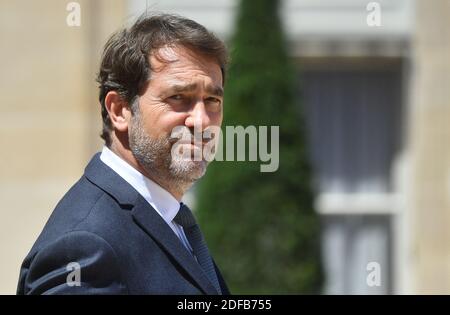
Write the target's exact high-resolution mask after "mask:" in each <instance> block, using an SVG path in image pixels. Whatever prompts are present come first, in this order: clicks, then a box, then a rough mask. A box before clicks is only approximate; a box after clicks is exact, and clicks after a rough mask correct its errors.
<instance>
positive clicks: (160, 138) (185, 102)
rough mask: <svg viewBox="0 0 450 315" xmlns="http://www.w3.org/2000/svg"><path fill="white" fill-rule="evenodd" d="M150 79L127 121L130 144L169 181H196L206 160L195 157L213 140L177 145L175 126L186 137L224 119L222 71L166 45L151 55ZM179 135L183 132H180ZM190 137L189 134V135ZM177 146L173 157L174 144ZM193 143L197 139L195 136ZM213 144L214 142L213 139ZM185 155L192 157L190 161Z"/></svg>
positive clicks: (154, 171)
mask: <svg viewBox="0 0 450 315" xmlns="http://www.w3.org/2000/svg"><path fill="white" fill-rule="evenodd" d="M149 59H150V64H151V69H152V72H151V77H150V81H149V83H148V85H147V87H146V90H145V92H144V94H142V95H141V96H140V98H139V101H138V102H139V110H138V111H135V113H134V114H133V116H132V119H131V122H130V125H129V139H130V148H131V151H132V152H133V155H134V156H135V158H136V160H137V161H138V162H139V163H140V164H141V166H142V167H143V168H144V169H145V170H146V171H147V172H148V173H149V175H154V176H155V175H156V176H158V177H159V178H163V179H164V180H170V181H174V180H175V181H180V182H193V181H195V180H197V179H198V178H200V177H201V176H203V174H204V173H205V171H206V167H207V164H208V162H207V161H206V160H205V159H204V158H201V159H199V160H197V159H194V158H193V157H194V153H195V152H196V151H197V152H196V153H195V154H197V153H199V152H198V151H200V153H201V152H203V148H204V146H205V144H206V143H207V142H208V140H209V139H203V143H202V142H201V140H200V142H197V144H199V146H195V145H192V144H191V143H190V142H191V141H190V140H189V141H187V142H189V143H184V144H179V139H178V138H177V137H176V136H175V133H174V130H177V128H178V130H179V129H180V127H181V128H183V130H182V131H184V135H183V139H186V136H191V135H193V134H194V128H195V129H196V132H200V133H198V134H196V136H200V137H201V136H202V133H203V132H205V130H210V129H215V130H217V129H218V128H219V127H220V125H221V123H222V115H223V112H222V104H223V90H222V72H221V69H220V66H219V65H218V64H217V62H216V61H215V60H213V59H210V58H208V57H205V56H202V55H199V54H196V53H195V52H194V51H192V50H188V49H186V48H183V47H164V48H161V49H159V50H158V51H157V52H156V54H152V55H151V56H150V58H149ZM177 135H178V137H179V136H180V133H179V132H178V133H177ZM188 139H190V137H188ZM177 141H178V143H177V144H176V146H177V148H178V149H177V150H176V151H177V152H178V153H180V152H182V153H183V157H180V155H176V154H175V155H174V154H173V153H172V148H173V146H174V144H175V143H176V142H177ZM192 141H194V137H193V136H192ZM210 144H211V143H210ZM186 153H188V156H190V157H192V158H189V159H186Z"/></svg>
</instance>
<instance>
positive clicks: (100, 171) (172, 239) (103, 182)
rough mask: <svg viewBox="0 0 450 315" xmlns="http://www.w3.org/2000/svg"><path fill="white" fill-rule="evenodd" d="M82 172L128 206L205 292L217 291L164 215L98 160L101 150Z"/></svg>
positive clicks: (125, 206) (142, 227)
mask: <svg viewBox="0 0 450 315" xmlns="http://www.w3.org/2000/svg"><path fill="white" fill-rule="evenodd" d="M84 175H85V176H86V178H87V179H88V180H89V181H90V182H92V183H93V184H94V185H96V186H98V187H99V188H100V189H102V190H103V191H105V192H106V193H107V194H108V195H110V196H111V197H112V198H113V199H115V200H116V201H117V203H118V204H119V205H120V206H121V207H122V208H124V209H130V210H131V215H132V216H133V219H134V220H135V223H136V224H137V225H138V226H139V227H140V228H141V229H143V230H144V231H145V232H146V233H147V234H148V235H149V237H151V238H152V239H154V241H155V242H157V243H158V244H159V245H160V246H161V247H163V248H164V249H165V250H166V251H167V252H168V253H169V254H170V255H171V256H172V257H173V258H174V259H175V260H176V261H177V263H178V264H179V265H180V266H181V267H182V268H183V269H184V270H185V271H186V272H187V273H188V274H189V275H190V277H191V278H192V280H193V281H194V282H195V283H196V285H197V286H198V287H199V288H200V289H201V290H202V291H203V292H204V293H205V294H218V292H217V290H216V289H215V288H214V286H213V285H212V284H211V282H210V281H209V280H208V278H207V276H206V275H205V273H204V272H203V270H202V269H201V267H200V265H199V264H198V263H197V261H195V259H194V257H193V256H192V255H191V254H190V253H189V252H188V251H187V250H186V248H185V247H184V246H183V245H182V244H181V242H180V240H179V239H178V238H177V236H176V235H175V234H174V233H173V231H172V229H171V228H170V227H169V226H168V225H167V223H166V222H165V221H164V220H163V218H161V216H160V215H159V214H158V213H157V212H156V210H155V209H153V207H152V206H151V205H150V204H149V203H148V202H147V201H146V200H145V199H144V198H143V197H142V196H141V195H140V194H139V193H138V192H137V191H136V190H135V189H134V188H133V187H132V186H131V185H130V184H129V183H127V182H126V181H125V180H124V179H123V178H122V177H120V176H119V175H118V174H117V173H116V172H114V171H113V170H112V169H111V168H110V167H108V166H107V165H106V164H104V163H103V162H102V161H101V160H100V153H97V154H95V155H94V157H93V158H92V159H91V161H90V162H89V164H88V166H87V167H86V169H85V173H84Z"/></svg>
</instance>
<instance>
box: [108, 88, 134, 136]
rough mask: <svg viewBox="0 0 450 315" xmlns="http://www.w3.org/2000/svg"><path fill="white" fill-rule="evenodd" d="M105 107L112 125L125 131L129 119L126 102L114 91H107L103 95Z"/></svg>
mask: <svg viewBox="0 0 450 315" xmlns="http://www.w3.org/2000/svg"><path fill="white" fill-rule="evenodd" d="M105 107H106V110H107V111H108V115H109V119H111V124H112V127H113V128H114V129H115V130H117V131H121V132H127V131H128V124H129V122H130V119H131V109H130V106H128V103H127V102H126V101H125V100H124V99H123V98H122V97H121V96H120V95H119V93H117V92H116V91H109V92H108V94H106V96H105Z"/></svg>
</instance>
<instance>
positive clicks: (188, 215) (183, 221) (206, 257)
mask: <svg viewBox="0 0 450 315" xmlns="http://www.w3.org/2000/svg"><path fill="white" fill-rule="evenodd" d="M173 220H174V221H175V222H176V223H177V224H179V225H181V226H182V227H183V230H184V234H185V235H186V238H187V239H188V241H189V244H191V246H192V250H193V251H194V255H195V257H197V261H198V263H199V265H200V266H201V267H202V269H203V271H204V272H205V274H206V276H207V277H208V279H209V280H210V281H211V283H212V284H213V285H214V287H215V288H216V289H217V292H219V294H221V293H222V292H221V290H220V286H219V280H218V279H217V274H216V270H215V268H214V264H213V261H212V258H211V255H210V254H209V251H208V247H207V246H206V242H205V239H204V237H203V234H202V232H201V231H200V227H199V226H198V224H197V222H196V221H195V217H194V215H193V214H192V211H191V210H190V209H189V208H188V206H186V205H185V204H183V203H181V205H180V210H178V213H177V215H176V216H175V218H174V219H173Z"/></svg>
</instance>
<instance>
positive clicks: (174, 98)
mask: <svg viewBox="0 0 450 315" xmlns="http://www.w3.org/2000/svg"><path fill="white" fill-rule="evenodd" d="M169 99H171V100H175V101H180V100H182V99H183V95H181V94H175V95H172V96H169Z"/></svg>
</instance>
